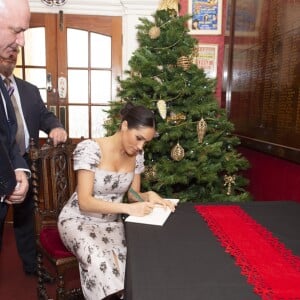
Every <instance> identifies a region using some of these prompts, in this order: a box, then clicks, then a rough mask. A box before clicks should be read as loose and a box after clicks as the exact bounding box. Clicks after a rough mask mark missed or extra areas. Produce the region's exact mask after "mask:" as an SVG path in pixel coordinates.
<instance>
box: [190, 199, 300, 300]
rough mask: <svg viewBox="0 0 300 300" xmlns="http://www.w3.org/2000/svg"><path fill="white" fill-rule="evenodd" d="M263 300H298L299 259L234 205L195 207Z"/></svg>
mask: <svg viewBox="0 0 300 300" xmlns="http://www.w3.org/2000/svg"><path fill="white" fill-rule="evenodd" d="M195 208H196V211H197V212H198V213H199V214H200V215H202V217H203V218H204V220H205V221H206V222H207V224H208V226H209V228H210V229H211V230H212V232H213V233H214V234H215V235H216V236H217V238H218V239H219V240H220V242H221V244H222V246H223V247H224V248H225V251H226V252H227V253H229V254H231V255H232V256H233V257H234V258H235V259H236V263H237V265H238V266H240V268H241V270H242V274H243V275H245V276H246V277H247V278H248V282H249V283H250V284H251V285H253V286H254V291H255V292H256V293H257V294H258V295H260V296H261V297H262V299H268V300H270V299H272V300H296V299H297V300H299V299H300V258H299V257H297V256H295V255H293V254H292V252H291V251H290V250H289V249H287V248H286V247H285V246H284V244H282V243H281V242H279V240H278V239H277V238H275V237H274V236H273V235H272V233H271V232H269V231H268V230H267V229H265V228H264V227H262V226H261V225H260V224H258V223H257V222H256V221H255V220H253V219H252V218H251V217H250V216H249V215H248V214H247V213H246V212H245V211H244V210H242V209H241V208H240V207H239V206H235V205H196V206H195Z"/></svg>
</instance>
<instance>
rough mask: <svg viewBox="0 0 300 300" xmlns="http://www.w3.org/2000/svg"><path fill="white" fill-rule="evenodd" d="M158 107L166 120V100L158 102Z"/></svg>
mask: <svg viewBox="0 0 300 300" xmlns="http://www.w3.org/2000/svg"><path fill="white" fill-rule="evenodd" d="M156 106H157V108H158V112H159V114H160V116H161V117H162V119H165V118H166V117H167V104H166V101H165V100H162V99H161V100H158V101H157V103H156Z"/></svg>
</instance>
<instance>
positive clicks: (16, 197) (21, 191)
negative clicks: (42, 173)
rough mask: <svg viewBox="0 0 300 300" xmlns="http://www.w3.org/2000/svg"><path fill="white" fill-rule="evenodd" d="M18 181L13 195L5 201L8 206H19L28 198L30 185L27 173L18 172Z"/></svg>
mask: <svg viewBox="0 0 300 300" xmlns="http://www.w3.org/2000/svg"><path fill="white" fill-rule="evenodd" d="M15 173H16V180H17V186H16V187H15V189H14V191H13V193H12V194H11V195H10V196H9V197H8V198H7V199H6V200H5V202H6V203H8V204H19V203H22V202H23V201H24V199H25V197H26V194H27V191H28V188H29V183H28V179H27V176H26V173H25V172H24V171H21V170H16V171H15Z"/></svg>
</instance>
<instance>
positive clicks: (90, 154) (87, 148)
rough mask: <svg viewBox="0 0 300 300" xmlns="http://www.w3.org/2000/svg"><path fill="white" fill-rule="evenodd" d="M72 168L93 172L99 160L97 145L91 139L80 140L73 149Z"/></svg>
mask: <svg viewBox="0 0 300 300" xmlns="http://www.w3.org/2000/svg"><path fill="white" fill-rule="evenodd" d="M73 157H74V170H75V171H76V170H89V171H93V172H95V170H96V168H97V166H98V165H99V162H100V148H99V145H98V144H97V143H96V142H95V141H92V140H85V141H82V142H80V143H79V144H78V145H77V147H76V148H75V150H74V153H73Z"/></svg>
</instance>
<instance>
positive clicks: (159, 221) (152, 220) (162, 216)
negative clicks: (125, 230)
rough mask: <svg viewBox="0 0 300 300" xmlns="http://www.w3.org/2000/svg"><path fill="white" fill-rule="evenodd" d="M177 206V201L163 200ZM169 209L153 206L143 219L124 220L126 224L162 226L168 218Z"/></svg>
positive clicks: (132, 217)
mask: <svg viewBox="0 0 300 300" xmlns="http://www.w3.org/2000/svg"><path fill="white" fill-rule="evenodd" d="M165 200H169V201H171V202H173V203H174V204H177V203H178V201H179V199H165ZM170 213H171V209H170V208H169V207H167V208H164V207H162V206H161V205H155V207H154V209H153V211H152V212H151V213H150V214H148V215H146V216H143V217H135V216H129V217H127V218H126V219H125V221H126V222H133V223H141V224H149V225H159V226H162V225H164V223H165V221H166V220H167V218H168V217H169V215H170Z"/></svg>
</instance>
